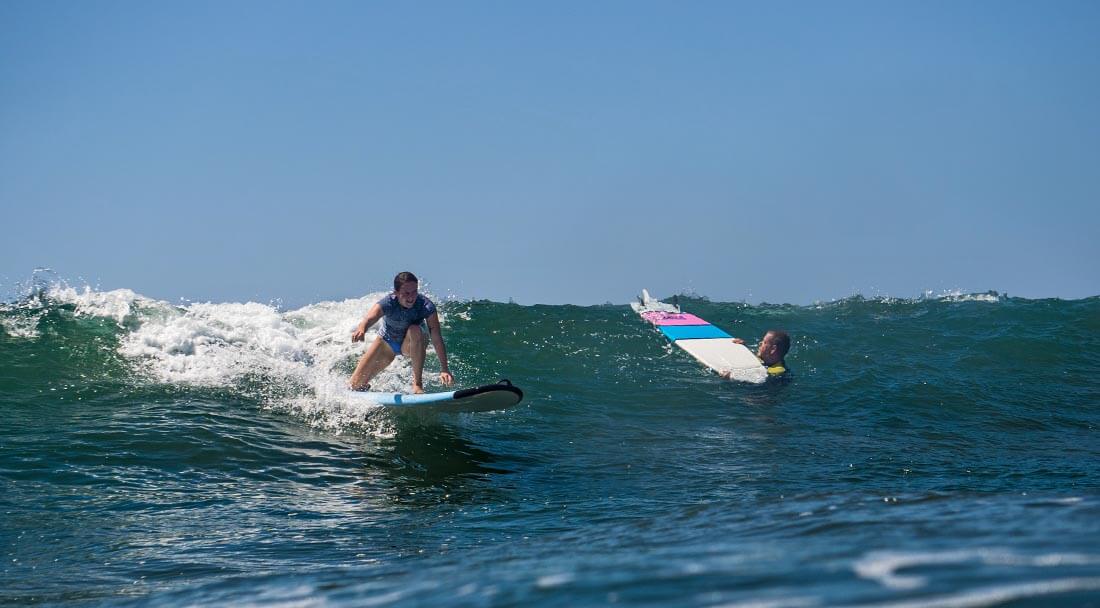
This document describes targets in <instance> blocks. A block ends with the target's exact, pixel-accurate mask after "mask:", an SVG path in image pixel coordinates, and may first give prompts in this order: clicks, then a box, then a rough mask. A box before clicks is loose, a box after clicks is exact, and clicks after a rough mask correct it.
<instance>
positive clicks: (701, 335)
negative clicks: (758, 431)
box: [630, 289, 768, 384]
mask: <svg viewBox="0 0 1100 608" xmlns="http://www.w3.org/2000/svg"><path fill="white" fill-rule="evenodd" d="M630 306H631V307H632V308H633V309H634V310H635V312H637V313H638V314H639V315H641V317H642V318H643V319H645V320H646V321H648V322H650V323H652V324H653V326H654V327H655V328H656V329H657V331H659V332H661V334H662V335H664V336H665V337H666V338H668V340H669V341H670V342H672V343H673V344H675V345H676V346H678V347H680V348H681V349H683V350H684V351H686V352H687V353H688V354H690V355H691V356H692V357H695V359H696V360H698V361H699V362H700V363H702V364H703V365H705V366H707V367H709V368H710V369H712V370H714V371H716V372H718V374H719V375H721V376H723V377H725V378H729V379H731V380H738V381H740V382H750V383H752V384H760V383H763V382H764V381H765V380H767V379H768V372H767V370H766V369H764V365H763V364H761V363H760V360H759V359H757V358H756V355H754V354H752V351H750V350H749V349H748V348H746V347H745V345H744V344H738V343H736V342H734V341H733V336H731V335H729V334H728V333H726V332H725V331H723V330H722V329H721V328H719V327H717V326H716V325H713V324H711V323H710V322H709V321H706V320H704V319H702V318H700V317H697V316H695V315H693V314H690V313H685V312H681V311H680V310H679V308H678V307H676V306H673V305H671V304H666V303H665V302H661V301H660V300H655V299H653V298H651V297H650V296H649V292H648V291H646V290H644V289H643V290H642V296H641V298H639V300H638V301H637V302H632V303H631V304H630Z"/></svg>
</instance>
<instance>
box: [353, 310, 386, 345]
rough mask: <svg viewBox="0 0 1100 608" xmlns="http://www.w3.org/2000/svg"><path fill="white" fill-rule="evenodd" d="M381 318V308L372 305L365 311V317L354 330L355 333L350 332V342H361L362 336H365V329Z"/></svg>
mask: <svg viewBox="0 0 1100 608" xmlns="http://www.w3.org/2000/svg"><path fill="white" fill-rule="evenodd" d="M381 318H382V307H381V306H379V305H378V304H373V305H371V307H370V308H369V309H368V310H367V316H365V317H363V320H362V321H360V322H359V325H358V326H357V327H356V328H355V331H353V332H351V341H352V342H362V341H363V336H365V335H367V328H369V327H370V326H371V325H374V324H375V323H377V322H378V319H381Z"/></svg>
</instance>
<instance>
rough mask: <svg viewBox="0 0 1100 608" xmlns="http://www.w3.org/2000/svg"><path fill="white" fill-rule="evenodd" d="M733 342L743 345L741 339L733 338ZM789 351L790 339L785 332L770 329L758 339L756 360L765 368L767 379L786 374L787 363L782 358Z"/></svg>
mask: <svg viewBox="0 0 1100 608" xmlns="http://www.w3.org/2000/svg"><path fill="white" fill-rule="evenodd" d="M733 341H734V342H736V343H738V344H744V343H745V341H744V340H742V339H741V338H734V339H733ZM789 350H791V337H790V336H789V335H787V332H785V331H782V330H778V329H770V330H768V333H766V334H764V337H763V338H760V346H758V347H757V349H756V358H757V359H760V362H761V363H763V364H764V367H765V368H767V370H768V377H769V378H774V377H778V376H782V375H783V374H785V373H787V362H786V361H785V360H784V357H786V356H787V351H789Z"/></svg>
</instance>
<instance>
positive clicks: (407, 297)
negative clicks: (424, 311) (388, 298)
mask: <svg viewBox="0 0 1100 608" xmlns="http://www.w3.org/2000/svg"><path fill="white" fill-rule="evenodd" d="M418 287H420V286H419V285H418V284H417V282H416V281H408V282H407V283H404V284H402V285H401V288H400V289H398V290H397V303H398V304H400V305H401V306H402V307H404V308H412V307H413V304H416V290H417V288H418Z"/></svg>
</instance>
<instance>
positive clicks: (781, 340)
mask: <svg viewBox="0 0 1100 608" xmlns="http://www.w3.org/2000/svg"><path fill="white" fill-rule="evenodd" d="M768 333H769V334H771V335H772V336H774V339H775V346H776V348H778V349H779V357H780V358H783V357H786V356H787V351H789V350H791V337H790V336H789V335H787V332H785V331H783V330H781V329H770V330H768Z"/></svg>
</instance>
